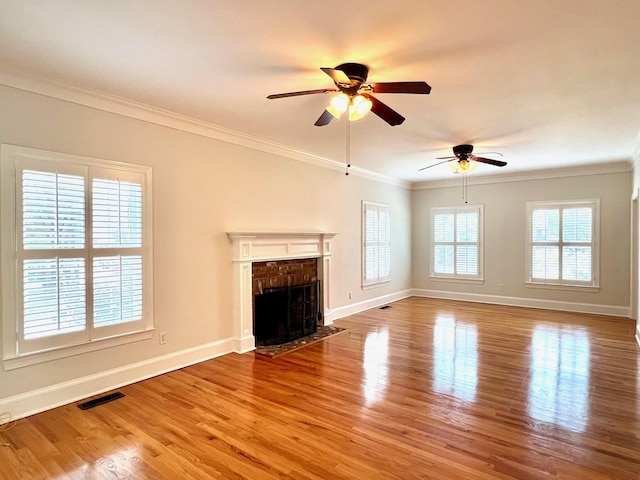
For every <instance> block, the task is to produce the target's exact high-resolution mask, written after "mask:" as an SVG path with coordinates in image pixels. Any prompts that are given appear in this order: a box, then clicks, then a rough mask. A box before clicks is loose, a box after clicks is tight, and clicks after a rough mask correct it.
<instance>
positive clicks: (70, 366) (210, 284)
mask: <svg viewBox="0 0 640 480" xmlns="http://www.w3.org/2000/svg"><path fill="white" fill-rule="evenodd" d="M0 105H2V109H1V111H2V113H1V114H0V143H6V144H12V145H19V146H25V147H32V148H37V149H42V150H51V151H56V152H63V153H69V154H75V155H82V156H89V157H98V158H104V159H110V160H117V161H123V162H131V163H140V164H144V165H150V166H152V167H153V182H154V313H155V325H156V329H157V331H162V332H166V334H167V343H166V344H165V345H159V342H158V339H157V336H154V338H153V339H151V340H148V341H142V342H137V343H133V344H129V345H123V346H119V347H116V348H112V349H108V350H99V351H95V352H92V353H87V354H83V355H80V356H76V357H73V358H67V359H60V360H55V361H52V362H49V363H43V364H38V365H32V366H27V367H22V368H18V369H15V370H10V371H5V370H0V412H2V411H9V412H10V413H12V414H13V415H14V417H18V416H23V415H25V414H29V413H32V412H35V411H38V410H41V409H42V408H45V407H51V406H54V405H56V404H62V403H67V402H69V401H72V400H75V399H78V398H84V397H86V396H87V395H89V394H93V393H98V391H104V390H108V389H110V388H113V387H115V386H119V385H120V384H123V383H127V382H130V381H133V380H136V379H139V378H144V377H147V376H150V375H153V374H157V373H159V372H161V371H166V370H170V369H172V368H176V367H178V366H181V365H183V364H186V363H190V362H194V361H198V360H201V359H203V358H207V357H211V356H215V355H218V354H221V353H225V352H227V351H229V344H230V337H231V335H232V323H231V321H232V305H231V296H232V291H231V287H232V283H231V281H232V269H231V267H232V264H231V253H232V252H231V243H230V241H229V240H228V238H227V236H226V233H225V232H227V231H242V230H251V231H260V230H266V231H277V230H285V231H292V230H299V231H323V232H337V234H338V235H337V236H336V237H335V239H334V241H333V256H332V283H331V285H332V291H331V298H332V307H333V308H334V309H336V310H337V311H338V312H339V311H340V310H341V309H342V310H343V311H344V312H348V311H349V308H350V307H349V306H350V305H354V306H355V307H353V308H356V309H357V308H360V309H362V308H365V307H366V306H368V305H370V303H371V302H373V303H375V302H376V301H377V300H376V299H378V298H379V297H385V296H389V295H390V296H393V295H394V294H395V295H398V294H402V292H405V293H404V294H405V295H406V292H408V291H409V289H410V286H411V285H410V245H411V236H410V228H411V224H410V218H411V216H410V198H411V192H410V191H409V190H407V189H405V188H401V187H398V186H393V185H390V184H386V183H381V182H377V181H373V180H369V179H365V178H363V177H359V176H356V175H350V176H348V177H347V176H345V175H344V173H343V172H341V171H337V170H332V169H328V168H321V167H318V166H314V165H311V164H306V163H303V162H300V161H296V160H291V159H288V158H284V157H282V156H278V155H274V154H270V153H265V152H262V151H258V150H253V149H250V148H246V147H242V146H238V145H234V144H231V143H225V142H222V141H218V140H214V139H211V138H207V137H204V136H199V135H196V134H192V133H187V132H184V131H180V130H176V129H172V128H168V127H163V126H159V125H156V124H151V123H147V122H144V121H140V120H135V119H132V118H128V117H124V116H120V115H117V114H113V113H108V112H105V111H102V110H97V109H93V108H89V107H85V106H80V105H78V104H74V103H70V102H66V101H62V100H56V99H53V98H50V97H46V96H42V95H38V94H34V93H29V92H25V91H22V90H17V89H14V88H9V87H4V86H0ZM2 200H3V199H2ZM2 200H0V201H2ZM362 200H370V201H375V202H382V203H388V204H389V205H390V207H391V215H392V224H391V225H392V258H391V262H392V269H393V270H392V281H391V283H389V284H386V285H385V286H383V287H380V288H375V289H371V290H365V291H363V290H362V289H361V288H360V285H361V280H360V272H361V266H360V265H361V253H360V243H361V235H360V223H361V213H360V212H361V201H362ZM349 291H352V292H353V299H351V300H350V299H349V297H348V292H349ZM368 302H369V303H368Z"/></svg>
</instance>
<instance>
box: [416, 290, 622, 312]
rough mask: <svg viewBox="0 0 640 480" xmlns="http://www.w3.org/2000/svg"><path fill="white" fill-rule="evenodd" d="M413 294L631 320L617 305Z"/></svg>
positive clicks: (430, 292) (437, 292) (431, 292)
mask: <svg viewBox="0 0 640 480" xmlns="http://www.w3.org/2000/svg"><path fill="white" fill-rule="evenodd" d="M411 294H412V295H413V296H416V297H428V298H439V299H443V300H462V301H464V302H476V303H490V304H495V305H508V306H512V307H528V308H540V309H543V310H558V311H562V312H575V313H590V314H595V315H611V316H613V317H625V318H629V313H630V307H628V306H625V307H620V306H616V305H598V304H592V303H575V302H562V301H556V300H540V299H533V298H523V297H507V296H504V295H483V294H477V293H466V292H449V291H443V290H426V289H419V288H414V289H412V290H411Z"/></svg>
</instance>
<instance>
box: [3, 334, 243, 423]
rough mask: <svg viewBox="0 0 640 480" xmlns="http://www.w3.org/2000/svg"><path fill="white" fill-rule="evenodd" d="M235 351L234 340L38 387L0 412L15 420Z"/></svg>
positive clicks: (11, 399) (5, 401) (6, 400)
mask: <svg viewBox="0 0 640 480" xmlns="http://www.w3.org/2000/svg"><path fill="white" fill-rule="evenodd" d="M231 351H232V341H231V339H230V338H229V339H225V340H220V341H217V342H212V343H209V344H206V345H199V346H197V347H193V348H188V349H185V350H181V351H179V352H173V353H169V354H167V355H162V356H160V357H156V358H151V359H149V360H144V361H142V362H137V363H133V364H130V365H125V366H124V367H120V368H114V369H112V370H107V371H105V372H100V373H96V374H94V375H89V376H86V377H82V378H76V379H73V380H69V381H68V382H62V383H58V384H56V385H51V386H49V387H44V388H39V389H37V390H32V391H30V392H26V393H22V394H19V395H15V396H12V397H7V398H4V399H1V400H0V412H9V413H10V414H11V419H12V420H17V419H19V418H24V417H27V416H29V415H34V414H36V413H39V412H43V411H45V410H50V409H52V408H56V407H59V406H61V405H66V404H68V403H73V402H76V401H79V400H82V399H85V398H88V397H92V396H94V395H98V394H100V393H104V392H107V391H109V390H114V389H116V388H120V387H122V386H125V385H130V384H132V383H135V382H139V381H141V380H146V379H148V378H151V377H155V376H157V375H161V374H163V373H167V372H171V371H173V370H178V369H180V368H184V367H187V366H189V365H194V364H196V363H200V362H204V361H205V360H210V359H212V358H216V357H219V356H221V355H225V354H227V353H230V352H231Z"/></svg>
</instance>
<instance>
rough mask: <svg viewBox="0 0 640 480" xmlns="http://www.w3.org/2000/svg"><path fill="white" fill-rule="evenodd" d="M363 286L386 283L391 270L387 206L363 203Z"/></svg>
mask: <svg viewBox="0 0 640 480" xmlns="http://www.w3.org/2000/svg"><path fill="white" fill-rule="evenodd" d="M362 209H363V210H362V212H363V213H362V222H363V225H362V230H363V252H362V259H363V261H362V263H363V268H362V270H363V276H362V277H363V278H362V284H363V285H374V284H377V283H381V282H386V281H388V280H389V278H390V270H391V216H390V214H389V206H388V205H383V204H378V203H372V202H363V203H362Z"/></svg>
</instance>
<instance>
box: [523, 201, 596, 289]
mask: <svg viewBox="0 0 640 480" xmlns="http://www.w3.org/2000/svg"><path fill="white" fill-rule="evenodd" d="M599 206H600V202H599V200H584V201H569V202H528V203H527V227H528V232H527V277H528V278H527V282H528V283H532V284H547V285H567V286H580V287H597V286H598V248H597V239H598V238H599V221H598V218H599Z"/></svg>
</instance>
